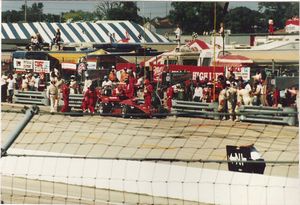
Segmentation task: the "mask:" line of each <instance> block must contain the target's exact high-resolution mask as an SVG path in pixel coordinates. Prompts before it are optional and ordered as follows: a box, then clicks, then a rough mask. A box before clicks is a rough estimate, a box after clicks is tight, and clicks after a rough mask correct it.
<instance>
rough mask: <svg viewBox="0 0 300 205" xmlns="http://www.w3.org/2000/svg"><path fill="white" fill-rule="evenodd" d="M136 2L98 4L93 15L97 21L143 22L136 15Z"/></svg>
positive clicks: (105, 2) (137, 9)
mask: <svg viewBox="0 0 300 205" xmlns="http://www.w3.org/2000/svg"><path fill="white" fill-rule="evenodd" d="M138 11H139V8H138V7H137V5H136V2H108V1H104V2H101V3H100V4H98V6H97V9H96V11H95V15H96V16H97V18H98V19H99V20H129V21H133V22H136V23H141V22H142V21H143V19H142V17H140V16H139V15H138Z"/></svg>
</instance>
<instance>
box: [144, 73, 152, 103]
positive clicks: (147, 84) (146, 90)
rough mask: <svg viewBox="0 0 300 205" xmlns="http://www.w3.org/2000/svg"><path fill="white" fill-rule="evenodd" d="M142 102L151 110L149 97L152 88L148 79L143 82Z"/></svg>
mask: <svg viewBox="0 0 300 205" xmlns="http://www.w3.org/2000/svg"><path fill="white" fill-rule="evenodd" d="M144 84H145V86H144V101H145V105H146V106H147V107H148V108H151V97H152V93H153V86H152V85H151V84H150V81H149V80H148V79H146V80H145V82H144Z"/></svg>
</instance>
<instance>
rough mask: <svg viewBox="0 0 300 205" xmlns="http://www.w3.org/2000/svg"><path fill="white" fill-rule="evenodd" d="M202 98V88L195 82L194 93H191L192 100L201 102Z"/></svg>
mask: <svg viewBox="0 0 300 205" xmlns="http://www.w3.org/2000/svg"><path fill="white" fill-rule="evenodd" d="M202 98H203V89H202V87H201V86H200V85H199V84H198V83H197V85H196V88H195V91H194V95H193V100H194V101H195V102H201V101H202Z"/></svg>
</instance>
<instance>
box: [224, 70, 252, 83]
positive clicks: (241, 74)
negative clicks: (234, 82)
mask: <svg viewBox="0 0 300 205" xmlns="http://www.w3.org/2000/svg"><path fill="white" fill-rule="evenodd" d="M230 72H233V73H234V74H235V78H236V79H237V78H238V77H242V78H243V80H250V67H225V75H226V76H229V74H230Z"/></svg>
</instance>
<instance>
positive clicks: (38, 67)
mask: <svg viewBox="0 0 300 205" xmlns="http://www.w3.org/2000/svg"><path fill="white" fill-rule="evenodd" d="M33 68H34V72H36V73H41V72H44V73H50V61H44V60H33Z"/></svg>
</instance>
